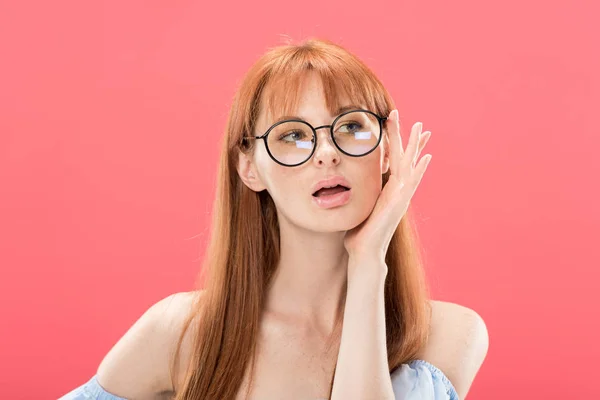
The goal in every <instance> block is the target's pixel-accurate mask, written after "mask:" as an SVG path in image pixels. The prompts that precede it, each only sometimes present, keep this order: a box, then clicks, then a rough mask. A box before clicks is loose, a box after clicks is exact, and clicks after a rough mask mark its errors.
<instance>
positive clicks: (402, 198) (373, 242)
mask: <svg viewBox="0 0 600 400" xmlns="http://www.w3.org/2000/svg"><path fill="white" fill-rule="evenodd" d="M386 124H387V125H386V127H387V132H388V135H389V145H390V149H389V152H390V153H389V161H390V178H389V180H388V182H387V183H386V184H385V186H384V187H383V189H382V191H381V193H380V194H379V197H378V199H377V202H376V204H375V207H374V208H373V211H372V212H371V214H370V215H369V217H368V218H367V219H366V220H365V221H363V222H362V223H361V224H360V225H358V226H357V227H355V228H353V229H351V230H349V231H348V232H346V236H345V238H344V247H345V248H346V250H347V251H348V255H349V257H350V258H351V259H353V260H377V261H383V262H382V263H381V264H383V265H385V255H386V253H387V249H388V246H389V244H390V241H391V240H392V235H393V234H394V232H395V230H396V228H397V226H398V224H399V223H400V220H401V219H402V217H403V216H404V214H405V213H406V210H407V209H408V206H409V204H410V200H411V198H412V196H413V194H414V193H415V191H416V189H417V187H418V186H419V183H420V182H421V178H422V177H423V174H424V173H425V170H426V169H427V165H428V164H429V161H430V160H431V154H427V155H425V156H424V157H423V158H422V159H421V160H418V158H419V154H420V153H421V150H422V149H423V148H424V147H425V144H427V141H428V140H429V138H430V136H431V132H429V131H427V132H423V133H421V131H422V128H423V125H422V124H421V123H420V122H417V123H415V124H414V125H413V127H412V130H411V133H410V138H409V140H408V146H407V148H406V152H404V150H403V148H402V138H401V136H400V122H399V121H398V110H393V111H392V112H391V113H390V116H389V118H388V120H387V121H386ZM417 161H418V162H417ZM351 264H352V265H360V263H351ZM351 264H349V265H351ZM385 272H386V273H387V270H386V271H385Z"/></svg>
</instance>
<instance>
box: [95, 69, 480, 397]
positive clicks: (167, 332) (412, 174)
mask: <svg viewBox="0 0 600 400" xmlns="http://www.w3.org/2000/svg"><path fill="white" fill-rule="evenodd" d="M307 82H308V85H307V86H305V88H304V91H303V93H302V97H301V101H300V103H299V105H298V110H297V113H296V115H297V116H298V117H301V118H302V119H304V120H306V121H308V122H309V123H311V124H312V125H313V126H320V125H327V124H330V123H331V122H332V121H333V119H334V118H335V115H330V114H329V112H328V111H327V108H326V106H325V100H324V97H323V94H322V88H321V86H320V81H319V80H318V78H316V76H314V75H313V76H309V80H308V81H307ZM349 103H350V102H348V104H349ZM389 118H390V119H389V120H388V121H387V122H386V128H387V130H388V134H389V137H388V136H385V137H384V140H382V142H381V144H380V146H379V147H378V148H377V149H376V150H375V151H373V152H372V153H370V154H369V155H367V156H365V157H358V158H355V157H347V156H345V155H343V154H342V153H340V152H339V151H338V150H337V148H336V147H335V145H334V144H333V143H332V142H331V141H330V137H329V136H328V134H329V132H328V131H327V129H320V130H318V131H317V134H318V135H319V137H318V147H317V149H316V151H315V154H314V155H313V157H312V158H311V159H310V160H309V161H308V162H306V163H305V164H303V165H301V166H298V167H293V168H289V167H283V166H281V165H279V164H277V163H275V162H273V160H272V159H271V158H270V157H269V155H268V154H267V152H266V150H265V149H264V145H263V141H262V140H259V141H258V142H257V143H256V144H257V148H256V149H255V151H254V153H253V154H252V155H251V156H246V155H244V154H240V160H239V164H238V173H239V175H240V177H241V179H242V180H243V181H244V183H245V184H246V185H247V186H248V187H249V188H250V189H252V190H254V191H257V192H258V191H262V190H267V191H268V192H269V194H270V195H271V197H272V198H273V200H274V202H275V205H276V207H277V212H278V216H279V221H280V230H281V260H280V264H279V265H278V270H277V271H278V272H277V274H276V275H275V277H274V280H273V285H272V286H271V287H270V289H269V290H268V292H267V303H266V307H265V310H264V311H265V312H264V317H263V320H262V321H261V332H260V335H259V338H258V352H257V365H256V371H255V376H254V382H253V386H252V393H251V397H250V398H268V399H278V398H286V399H289V398H290V395H291V394H294V396H295V397H296V396H297V398H311V399H316V398H326V397H327V396H328V394H329V393H328V384H329V377H330V375H331V373H332V371H333V368H334V367H335V366H336V365H337V369H336V375H335V379H334V387H333V393H332V400H336V399H353V398H357V399H359V398H360V399H366V398H376V399H393V398H394V397H393V393H392V389H391V380H390V375H389V368H388V365H387V355H386V348H385V321H384V308H383V282H384V280H385V276H386V274H387V266H386V265H385V263H384V262H383V255H385V251H386V249H387V246H388V244H389V241H390V239H391V235H392V234H393V231H394V229H395V227H396V226H397V224H398V223H399V221H400V219H401V218H402V216H403V215H404V213H405V212H406V209H407V207H408V204H409V202H410V199H411V198H412V196H413V194H414V192H415V190H416V188H417V186H418V184H419V183H420V181H421V178H422V176H423V174H424V172H425V170H426V166H427V161H426V160H427V158H426V157H423V158H422V159H421V160H419V155H420V153H421V150H422V149H423V147H424V146H425V144H426V143H427V141H428V140H429V137H430V135H431V133H430V132H425V133H423V134H421V124H419V123H417V124H415V125H414V126H413V129H412V131H411V136H410V139H409V141H408V144H407V147H406V150H404V148H403V146H402V142H401V138H400V133H399V125H398V122H397V111H393V112H392V113H391V114H390V116H389ZM272 120H273V119H272V116H269V115H267V114H266V113H265V112H264V111H262V112H261V114H260V115H259V118H258V121H257V128H256V132H255V133H256V135H259V134H261V133H263V132H265V131H266V130H267V129H268V127H269V126H270V125H271V124H272ZM388 169H390V170H391V177H390V181H389V182H388V184H386V186H385V187H384V189H383V190H382V189H381V175H382V174H383V173H385V172H386V171H388ZM337 174H341V175H343V176H344V177H345V178H346V179H347V180H348V181H349V182H350V185H351V187H352V198H351V201H350V202H349V203H348V204H346V205H344V206H342V207H337V208H333V209H320V208H319V207H317V206H315V205H314V204H312V199H311V198H312V193H311V188H312V186H313V184H314V183H316V182H317V181H319V180H321V179H323V178H325V177H328V176H331V175H337ZM346 281H347V283H348V292H347V295H346V296H347V297H346V306H345V309H344V325H343V329H342V338H341V342H340V343H338V344H337V345H336V346H334V347H333V348H331V349H326V347H325V343H326V340H327V338H328V335H329V334H330V333H331V331H332V329H333V323H334V321H335V317H336V308H337V304H338V300H339V298H340V296H342V295H343V293H342V290H343V284H344V282H346ZM192 296H193V294H192V293H178V294H175V295H171V296H169V297H167V298H165V299H163V300H161V301H159V302H158V303H156V304H155V305H153V306H152V307H151V308H150V309H149V310H148V311H146V313H145V314H144V315H143V316H142V317H141V318H140V320H138V321H137V322H136V324H134V326H132V328H131V329H130V330H129V331H128V332H127V333H126V334H125V335H124V336H123V338H121V340H120V341H119V342H118V343H117V344H116V345H115V346H114V347H113V349H111V351H110V352H109V353H108V354H107V355H106V357H105V358H104V359H103V361H102V363H101V364H100V366H99V368H98V379H99V382H100V383H101V385H102V386H103V387H104V388H105V389H106V390H107V391H109V392H111V393H115V394H118V395H120V396H122V397H127V398H148V399H151V398H155V399H163V398H168V396H169V395H170V394H171V393H172V392H173V388H172V387H171V385H170V381H169V374H168V370H167V361H168V356H169V352H170V351H172V349H173V346H174V343H175V342H176V340H177V338H178V332H179V331H178V328H179V327H180V325H181V323H182V322H183V320H184V318H185V310H186V309H187V307H189V304H190V302H191V298H192ZM432 307H433V315H432V322H431V327H430V337H429V339H428V342H427V345H426V346H425V347H424V348H423V349H422V351H421V352H420V354H419V358H421V359H423V360H426V361H428V362H430V363H432V364H434V365H435V366H437V367H438V368H440V369H441V370H442V371H443V372H444V373H445V374H446V376H447V377H448V378H449V379H450V381H451V382H452V383H453V385H454V386H455V388H456V389H457V392H458V394H459V398H461V399H462V398H464V397H465V396H466V394H467V392H468V390H469V388H470V386H471V383H472V381H473V379H474V377H475V375H476V373H477V371H478V369H479V367H480V366H481V364H482V363H483V360H484V358H485V355H486V353H487V347H488V335H487V329H486V326H485V323H484V322H483V320H482V319H481V317H480V316H479V315H478V314H477V313H476V312H474V311H473V310H471V309H469V308H466V307H463V306H460V305H457V304H452V303H447V302H439V301H433V302H432ZM142 338H143V339H142ZM186 343H187V346H189V344H190V341H189V338H188V337H186V338H185V339H184V347H183V348H184V357H183V359H182V363H181V365H184V364H185V362H186V361H187V360H188V359H189V353H188V352H186V348H188V347H187V346H186ZM356 343H361V346H356V345H355V344H356ZM159 360H164V363H161V362H158V361H159ZM247 372H248V371H247ZM298 377H302V379H299V378H298ZM181 378H182V377H177V379H176V381H177V382H181ZM248 378H249V376H248V375H247V374H246V377H245V378H244V381H243V382H242V385H241V388H240V392H239V396H238V399H242V398H244V397H243V394H244V392H245V389H246V387H247V385H248V381H249V379H248Z"/></svg>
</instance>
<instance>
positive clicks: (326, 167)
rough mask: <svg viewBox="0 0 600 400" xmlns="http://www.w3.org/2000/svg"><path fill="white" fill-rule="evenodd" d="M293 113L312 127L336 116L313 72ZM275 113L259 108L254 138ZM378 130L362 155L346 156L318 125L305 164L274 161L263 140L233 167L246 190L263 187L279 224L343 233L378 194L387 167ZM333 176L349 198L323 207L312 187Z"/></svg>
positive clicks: (360, 219) (359, 219)
mask: <svg viewBox="0 0 600 400" xmlns="http://www.w3.org/2000/svg"><path fill="white" fill-rule="evenodd" d="M342 100H343V102H342V105H351V104H352V102H351V101H350V100H349V99H342ZM357 106H359V107H360V108H363V107H362V106H361V105H357ZM293 115H294V116H296V117H299V118H300V119H302V120H304V121H306V122H308V123H309V124H311V125H312V126H314V127H318V126H321V125H330V124H331V123H332V122H333V120H334V119H335V117H336V116H337V115H330V114H329V111H328V110H327V107H326V103H325V98H324V93H323V90H322V86H321V81H320V78H319V77H318V76H317V75H316V74H314V73H312V74H309V75H308V76H307V84H306V85H305V86H304V89H303V92H302V94H301V98H300V102H299V103H298V108H297V110H296V113H295V114H293ZM277 117H279V116H270V115H267V114H266V111H265V107H261V112H260V114H259V117H258V120H257V123H256V130H255V132H254V134H255V136H260V135H262V134H263V133H264V132H266V131H267V129H269V127H270V126H271V125H272V124H273V123H274V121H275V120H276V118H277ZM384 128H385V125H384ZM383 134H384V137H383V138H382V140H381V142H380V143H379V146H378V147H377V148H376V149H375V150H374V151H373V152H371V153H369V154H367V155H366V156H363V157H350V156H348V155H345V154H343V153H342V152H340V151H339V150H338V148H337V147H335V144H334V143H333V142H332V140H331V136H330V131H329V129H327V128H323V129H318V130H317V135H318V137H317V148H316V149H315V152H314V154H313V155H312V157H311V158H310V159H309V160H308V161H307V162H305V163H304V164H301V165H299V166H295V167H285V166H282V165H279V164H277V163H276V162H275V161H273V159H271V157H270V156H269V154H268V153H267V151H266V148H265V145H264V141H263V140H256V143H255V144H256V147H255V149H254V152H253V153H252V155H251V157H250V158H248V157H244V156H242V157H240V168H239V169H238V171H239V173H240V176H241V177H242V179H243V180H244V182H245V183H246V185H248V186H249V187H250V188H251V189H253V190H255V191H261V190H264V189H266V190H267V191H268V193H269V194H270V196H271V197H272V199H273V201H274V203H275V205H276V207H277V213H278V217H279V220H280V223H281V222H282V221H281V219H282V218H286V219H287V220H288V221H290V222H291V223H293V224H294V225H297V226H300V227H302V228H304V229H308V230H312V231H317V232H337V231H347V230H349V229H352V228H354V227H355V226H357V225H358V224H360V223H361V222H363V221H364V220H365V219H366V218H367V217H368V216H369V214H370V213H371V211H372V209H373V207H374V206H375V202H376V201H377V197H378V196H379V193H380V192H381V184H382V177H381V175H382V174H383V173H385V172H387V169H388V167H389V161H388V156H387V151H384V150H385V149H387V148H388V142H387V138H386V134H385V130H384V133H383ZM336 176H341V177H343V178H344V179H346V181H347V182H348V183H349V186H350V191H349V200H348V201H346V202H345V204H343V205H338V206H333V207H329V208H323V207H321V206H319V205H318V204H317V202H316V201H315V197H314V196H313V190H314V186H315V185H316V184H317V183H318V182H319V181H321V180H323V179H327V178H332V177H336Z"/></svg>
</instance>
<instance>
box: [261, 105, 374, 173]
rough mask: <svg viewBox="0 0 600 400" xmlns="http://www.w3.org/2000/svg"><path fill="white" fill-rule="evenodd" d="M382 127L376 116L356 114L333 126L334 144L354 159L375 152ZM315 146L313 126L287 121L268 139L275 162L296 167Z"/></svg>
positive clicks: (275, 129)
mask: <svg viewBox="0 0 600 400" xmlns="http://www.w3.org/2000/svg"><path fill="white" fill-rule="evenodd" d="M380 135H381V127H380V124H379V120H378V119H377V117H376V116H374V115H372V114H370V113H367V112H364V111H353V112H350V113H348V114H345V115H343V116H342V117H341V118H339V119H338V120H337V121H336V123H335V125H334V126H333V140H334V141H335V143H336V144H337V145H338V146H339V148H340V149H341V150H342V151H344V152H345V153H348V154H350V155H354V156H361V155H363V154H366V153H368V152H370V151H371V150H373V148H374V147H375V146H377V144H378V143H379V136H380ZM314 145H315V138H314V133H313V131H312V129H311V127H310V125H308V124H306V123H304V122H298V121H286V122H284V123H281V124H279V125H277V126H275V127H274V128H273V129H272V130H271V131H270V132H269V135H268V139H267V146H268V147H269V151H270V152H271V155H272V156H273V158H275V159H276V160H277V161H279V162H280V163H282V164H286V165H294V164H299V163H302V162H304V161H306V160H307V159H308V158H309V157H310V155H311V153H312V151H313V147H314Z"/></svg>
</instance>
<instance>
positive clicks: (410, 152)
mask: <svg viewBox="0 0 600 400" xmlns="http://www.w3.org/2000/svg"><path fill="white" fill-rule="evenodd" d="M422 129H423V124H422V123H420V122H416V123H415V124H414V125H413V126H412V130H411V132H410V138H409V139H408V145H407V146H406V152H405V153H404V156H403V159H402V160H403V164H404V165H405V166H406V167H408V166H411V167H412V166H413V165H414V164H415V161H416V160H415V158H416V156H417V150H418V144H419V134H420V133H421V130H422Z"/></svg>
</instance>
